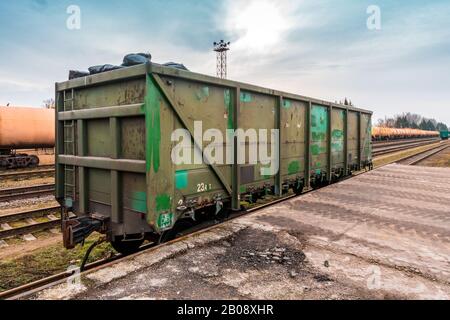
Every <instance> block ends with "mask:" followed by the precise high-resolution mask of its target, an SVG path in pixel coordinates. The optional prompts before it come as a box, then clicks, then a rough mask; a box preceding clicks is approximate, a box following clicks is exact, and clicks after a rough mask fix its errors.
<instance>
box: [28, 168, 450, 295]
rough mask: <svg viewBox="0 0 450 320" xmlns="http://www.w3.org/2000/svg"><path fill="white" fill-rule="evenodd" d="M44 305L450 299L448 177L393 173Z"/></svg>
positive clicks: (151, 256) (281, 207)
mask: <svg viewBox="0 0 450 320" xmlns="http://www.w3.org/2000/svg"><path fill="white" fill-rule="evenodd" d="M33 298H35V299H36V298H37V299H391V298H398V299H450V169H444V168H428V167H416V166H414V167H413V166H400V165H390V166H386V167H383V168H381V169H378V170H375V171H372V172H370V173H367V174H364V175H360V176H358V177H355V178H353V179H350V180H347V181H344V182H342V183H339V184H335V185H332V186H330V187H327V188H324V189H321V190H318V191H315V192H312V193H309V194H307V195H304V196H301V197H298V198H295V199H292V200H289V201H286V202H283V203H282V204H278V205H275V206H272V207H270V208H268V209H265V210H262V211H259V212H257V213H254V214H252V215H248V216H245V217H243V218H241V219H237V220H235V221H232V222H228V223H226V224H224V225H221V226H219V227H217V228H215V229H214V230H210V231H207V232H204V233H202V234H200V235H195V236H191V237H189V238H188V239H187V240H184V241H181V242H178V243H175V244H172V245H170V246H168V247H165V248H163V249H158V250H153V251H151V252H145V253H141V254H139V255H137V256H134V257H131V258H129V259H128V260H127V261H122V262H118V263H116V264H114V265H112V266H110V267H107V268H103V269H101V270H98V271H94V272H91V273H89V274H87V275H85V276H83V277H82V279H81V285H79V286H73V285H72V286H69V285H67V284H65V283H64V284H61V285H59V286H57V287H54V288H50V289H46V290H44V291H42V292H39V293H38V294H37V295H36V296H35V297H33Z"/></svg>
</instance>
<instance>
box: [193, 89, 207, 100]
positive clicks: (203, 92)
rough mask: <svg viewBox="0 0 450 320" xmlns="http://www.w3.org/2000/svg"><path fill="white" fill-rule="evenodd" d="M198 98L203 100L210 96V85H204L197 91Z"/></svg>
mask: <svg viewBox="0 0 450 320" xmlns="http://www.w3.org/2000/svg"><path fill="white" fill-rule="evenodd" d="M196 97H197V100H199V101H201V100H204V99H206V98H208V97H209V87H202V88H201V89H200V90H198V91H197V92H196Z"/></svg>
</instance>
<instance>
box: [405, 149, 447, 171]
mask: <svg viewBox="0 0 450 320" xmlns="http://www.w3.org/2000/svg"><path fill="white" fill-rule="evenodd" d="M448 148H450V145H449V144H446V145H444V146H442V145H440V146H436V148H433V149H431V150H426V151H424V152H421V153H419V154H416V155H413V156H410V157H407V158H405V159H402V160H400V161H397V163H398V164H403V165H409V166H413V165H417V164H418V163H420V162H422V161H424V160H426V159H428V158H430V157H432V156H434V155H436V154H438V153H440V152H442V151H444V150H446V149H448Z"/></svg>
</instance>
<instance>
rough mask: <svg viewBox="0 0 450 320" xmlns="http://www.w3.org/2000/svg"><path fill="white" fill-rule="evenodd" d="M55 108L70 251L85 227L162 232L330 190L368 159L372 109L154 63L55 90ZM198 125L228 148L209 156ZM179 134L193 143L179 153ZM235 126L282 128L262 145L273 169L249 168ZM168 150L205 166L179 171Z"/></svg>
mask: <svg viewBox="0 0 450 320" xmlns="http://www.w3.org/2000/svg"><path fill="white" fill-rule="evenodd" d="M56 102H57V108H56V129H57V175H56V196H57V199H58V201H60V202H61V204H63V206H64V207H65V208H66V211H71V212H74V213H75V214H76V216H77V218H76V219H69V218H68V215H67V218H65V219H64V222H63V229H64V230H63V234H64V238H65V245H66V246H67V247H73V246H74V245H75V244H76V243H79V242H80V239H82V238H83V237H85V236H86V234H89V232H92V230H97V231H101V232H104V233H106V234H107V235H108V238H109V240H110V241H112V242H114V241H116V240H117V239H119V240H120V241H123V240H127V239H132V240H133V239H134V240H139V239H143V238H145V237H146V235H148V234H162V233H164V232H166V231H168V230H171V229H172V228H173V227H174V226H175V224H176V222H177V221H179V220H180V219H186V218H189V219H193V218H195V215H196V214H199V213H204V212H207V211H213V212H214V211H215V212H216V213H217V211H219V210H222V209H223V208H224V207H229V208H230V209H233V210H239V209H240V208H241V204H242V202H243V201H252V199H253V200H254V198H255V197H257V196H258V195H261V194H267V193H271V194H273V195H274V196H282V195H283V193H286V192H287V191H288V190H290V189H294V190H296V191H300V192H301V190H303V188H304V187H310V186H313V187H314V186H318V185H319V184H323V183H331V182H333V181H336V180H337V179H339V178H342V177H345V176H347V175H349V174H350V173H351V171H352V170H358V169H362V168H364V167H366V166H370V165H371V160H372V159H371V144H370V137H371V134H370V130H371V127H370V121H371V112H370V111H367V110H362V109H356V108H354V107H350V106H343V105H337V104H333V103H329V102H325V101H322V100H318V99H313V98H308V97H304V96H299V95H294V94H289V93H284V92H279V91H275V90H270V89H266V88H261V87H256V86H252V85H248V84H244V83H239V82H234V81H228V80H223V79H218V78H214V77H209V76H205V75H201V74H195V73H191V72H188V71H183V70H178V69H173V68H167V67H163V66H160V65H157V64H147V65H140V66H135V67H130V68H125V69H121V70H115V71H111V72H106V73H102V74H98V75H92V76H88V77H84V78H79V79H75V80H71V81H68V82H63V83H58V84H57V85H56ZM199 123H200V124H201V132H207V131H208V130H215V132H218V133H220V134H221V135H222V137H223V141H212V139H211V141H210V142H211V143H212V145H215V146H216V147H218V149H216V150H222V151H223V152H221V153H220V154H217V152H216V153H214V154H213V153H209V152H207V151H206V150H207V148H205V145H204V141H203V140H202V138H204V137H202V136H200V137H196V128H198V125H199ZM177 129H181V130H184V131H185V132H186V133H188V134H189V136H190V137H191V138H192V141H191V142H193V143H192V144H190V145H187V146H183V147H182V148H181V149H179V150H177V145H178V144H177V142H175V141H174V140H173V135H174V132H177V131H176V130H177ZM238 129H242V131H243V132H244V133H248V134H251V131H248V130H258V131H261V130H267V132H271V130H279V137H278V139H279V140H278V141H273V139H268V140H267V141H266V142H265V145H264V147H265V148H267V150H275V151H276V154H277V155H278V158H277V159H278V160H279V167H280V170H278V171H277V172H276V173H275V174H271V173H267V172H268V171H267V170H265V168H266V167H267V166H266V164H263V163H262V162H256V163H255V162H254V161H253V160H252V155H253V153H254V150H257V149H255V146H254V145H252V143H250V142H249V141H248V140H247V139H244V140H242V141H241V140H237V139H236V138H235V137H230V136H229V135H230V130H238ZM178 138H180V137H178ZM228 138H229V139H231V140H234V142H235V143H234V146H233V147H232V148H233V150H231V151H232V154H233V156H232V157H233V159H232V160H233V161H232V162H227V161H226V160H227V159H226V158H227V157H228V156H229V153H228V151H230V150H226V149H227V147H225V140H227V139H228ZM277 146H278V147H277ZM240 147H242V149H241V148H240ZM238 150H245V162H244V163H238V162H237V161H235V160H236V159H237V157H238V155H239V152H238ZM174 152H175V153H177V152H180V153H179V154H183V156H187V157H189V158H191V159H194V160H195V159H197V160H198V159H200V160H203V161H200V162H198V161H193V162H190V163H174V161H173V154H174ZM213 158H214V159H213ZM218 158H219V160H220V158H221V159H223V161H222V162H221V161H219V163H218V164H217V163H216V162H214V161H212V160H218Z"/></svg>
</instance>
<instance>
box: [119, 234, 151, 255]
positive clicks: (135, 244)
mask: <svg viewBox="0 0 450 320" xmlns="http://www.w3.org/2000/svg"><path fill="white" fill-rule="evenodd" d="M143 243H144V239H137V240H125V241H123V238H122V237H116V238H115V239H114V241H112V242H111V245H112V247H113V248H114V250H116V251H117V252H119V253H121V254H123V255H129V254H133V253H136V252H137V251H138V250H139V248H140V247H141V246H142V244H143Z"/></svg>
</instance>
